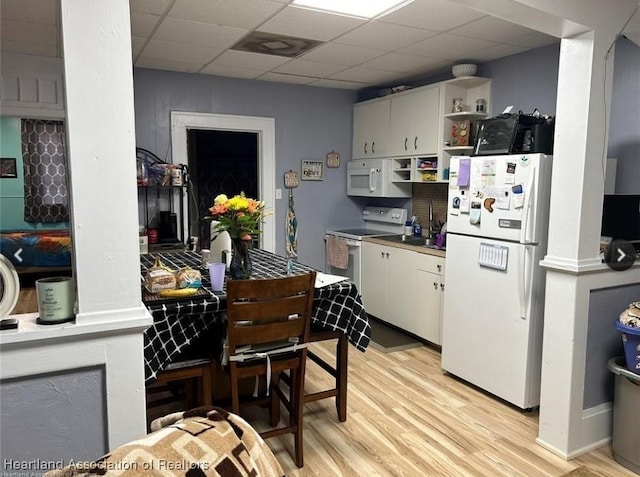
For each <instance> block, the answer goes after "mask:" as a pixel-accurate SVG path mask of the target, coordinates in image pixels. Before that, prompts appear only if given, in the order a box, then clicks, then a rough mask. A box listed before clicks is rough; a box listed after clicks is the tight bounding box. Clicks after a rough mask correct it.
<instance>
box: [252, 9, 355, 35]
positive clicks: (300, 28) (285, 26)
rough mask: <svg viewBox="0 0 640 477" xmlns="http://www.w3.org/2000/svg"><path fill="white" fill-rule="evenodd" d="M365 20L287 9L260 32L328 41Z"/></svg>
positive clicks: (261, 28)
mask: <svg viewBox="0 0 640 477" xmlns="http://www.w3.org/2000/svg"><path fill="white" fill-rule="evenodd" d="M363 23H364V20H360V19H357V18H351V17H344V16H339V15H330V14H328V13H321V12H314V11H311V10H307V9H304V8H296V7H289V6H288V7H287V8H285V9H284V10H281V11H280V12H279V13H278V14H277V15H275V16H274V17H273V18H271V19H270V20H269V21H267V22H266V23H264V24H262V25H260V27H259V28H258V30H260V31H266V32H269V33H277V34H280V35H288V36H297V37H301V38H309V39H312V40H321V41H328V40H331V39H333V38H335V37H337V36H339V35H342V34H343V33H345V32H347V31H349V30H352V29H354V28H356V27H357V26H359V25H362V24H363Z"/></svg>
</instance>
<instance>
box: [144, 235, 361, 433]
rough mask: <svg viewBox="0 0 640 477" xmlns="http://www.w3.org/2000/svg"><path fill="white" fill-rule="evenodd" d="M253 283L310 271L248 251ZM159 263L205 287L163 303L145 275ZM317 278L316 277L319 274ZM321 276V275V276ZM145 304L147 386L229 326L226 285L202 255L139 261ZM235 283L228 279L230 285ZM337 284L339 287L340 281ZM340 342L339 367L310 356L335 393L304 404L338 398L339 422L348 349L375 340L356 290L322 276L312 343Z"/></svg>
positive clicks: (180, 253)
mask: <svg viewBox="0 0 640 477" xmlns="http://www.w3.org/2000/svg"><path fill="white" fill-rule="evenodd" d="M249 255H250V259H251V262H252V273H251V278H255V279H259V278H278V277H285V276H287V275H292V274H293V275H295V274H304V273H309V272H312V271H316V270H314V269H313V268H312V267H310V266H307V265H304V264H302V263H299V262H292V261H291V260H290V259H288V258H285V257H282V256H280V255H277V254H275V253H272V252H269V251H267V250H263V249H259V248H254V249H251V250H250V251H249ZM157 261H159V262H161V264H162V265H163V266H165V267H167V268H169V269H171V270H173V271H178V270H182V269H184V268H187V267H190V268H192V269H196V270H199V271H200V272H201V277H202V279H201V281H202V286H201V287H200V288H199V289H198V291H197V292H196V294H195V295H191V296H188V297H181V298H180V297H173V298H164V297H162V296H160V295H158V294H151V293H149V292H148V291H147V290H146V289H145V288H144V280H145V277H146V275H147V272H148V271H149V270H150V269H151V268H152V267H153V266H154V264H155V263H156V262H157ZM316 272H317V271H316ZM317 273H318V272H317ZM140 276H141V282H142V283H141V286H142V296H143V303H144V304H145V306H146V307H147V309H148V310H149V311H150V313H151V315H152V316H153V324H152V325H151V326H150V327H149V328H147V330H146V331H145V333H144V370H145V381H146V382H147V383H150V382H153V381H154V379H155V378H156V376H157V375H158V373H159V372H161V371H162V370H163V369H164V368H165V367H166V366H167V365H168V364H170V363H171V362H172V360H175V359H176V358H177V357H178V356H179V355H180V354H181V353H182V352H184V351H185V349H188V347H189V345H190V344H191V343H193V342H194V341H195V340H197V339H198V338H199V337H200V336H201V335H204V334H205V333H207V332H208V331H209V330H210V329H213V328H214V327H215V326H217V325H221V324H224V323H225V320H226V313H225V310H226V303H227V297H226V291H225V289H226V285H224V286H223V289H222V290H220V291H213V290H212V289H211V281H210V278H209V271H208V269H207V268H205V265H204V264H203V262H202V257H201V254H200V253H198V252H194V251H164V252H153V253H147V254H141V255H140ZM230 279H231V278H230V277H228V276H226V277H225V284H226V280H230ZM336 280H339V281H336ZM328 339H337V342H336V357H335V366H332V365H331V364H329V363H327V362H326V361H325V360H323V359H321V358H320V357H319V356H318V355H317V354H315V353H313V352H311V351H309V353H308V356H309V358H310V359H311V360H313V361H314V362H316V363H317V364H318V365H320V366H321V367H322V368H323V369H324V370H325V371H327V372H329V373H330V374H332V375H333V376H334V377H335V378H336V387H335V388H334V389H331V390H325V391H321V392H316V393H312V394H309V395H307V396H305V402H309V401H314V400H318V399H324V398H327V397H336V407H337V409H338V416H339V419H340V420H341V421H344V420H346V390H347V359H348V358H347V356H348V344H349V343H350V344H351V345H353V346H354V347H355V348H356V349H357V350H359V351H361V352H364V351H365V350H366V349H367V347H368V345H369V342H370V340H371V325H370V323H369V319H368V316H367V313H366V311H365V309H364V306H363V304H362V300H361V298H360V293H359V291H358V289H357V287H356V285H355V284H354V283H353V282H351V281H350V280H348V279H343V280H340V279H339V277H334V276H331V275H324V274H322V273H318V275H317V279H316V288H315V294H314V301H313V311H312V316H311V335H310V341H311V342H313V341H323V340H328Z"/></svg>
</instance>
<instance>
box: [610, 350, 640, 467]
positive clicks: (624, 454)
mask: <svg viewBox="0 0 640 477" xmlns="http://www.w3.org/2000/svg"><path fill="white" fill-rule="evenodd" d="M607 367H608V368H609V370H610V371H611V372H613V373H614V374H615V375H616V377H615V390H614V397H613V439H612V447H613V458H614V459H615V460H616V462H618V463H619V464H621V465H623V466H625V467H626V468H628V469H631V470H632V471H633V472H635V473H637V474H640V374H636V373H634V372H632V371H629V370H628V369H627V366H626V365H625V358H624V357H618V358H611V359H610V360H609V361H608V363H607Z"/></svg>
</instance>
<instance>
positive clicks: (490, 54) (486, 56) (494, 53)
mask: <svg viewBox="0 0 640 477" xmlns="http://www.w3.org/2000/svg"><path fill="white" fill-rule="evenodd" d="M523 51H526V48H524V47H522V46H516V45H508V44H506V43H500V44H498V45H496V46H492V47H491V48H487V49H485V50H479V51H474V52H473V53H471V54H470V55H469V57H468V58H467V59H468V60H470V61H475V62H478V63H480V62H484V61H491V60H496V59H498V58H504V57H506V56H511V55H515V54H516V53H522V52H523Z"/></svg>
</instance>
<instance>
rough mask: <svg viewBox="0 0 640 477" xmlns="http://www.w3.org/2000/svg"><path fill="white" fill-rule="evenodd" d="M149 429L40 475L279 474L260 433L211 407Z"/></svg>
mask: <svg viewBox="0 0 640 477" xmlns="http://www.w3.org/2000/svg"><path fill="white" fill-rule="evenodd" d="M151 429H152V430H154V432H152V433H151V434H148V435H146V436H145V437H143V438H142V439H138V440H136V441H132V442H128V443H126V444H124V445H122V446H120V447H118V448H117V449H115V450H113V451H112V452H110V453H109V454H107V455H105V456H103V457H102V458H100V459H99V460H97V461H95V462H75V463H72V464H70V465H68V466H67V467H64V468H62V469H56V470H52V471H50V472H47V473H46V474H45V477H90V476H107V477H109V476H115V475H132V476H133V475H135V476H160V475H162V476H185V477H209V476H212V477H218V476H219V477H227V476H255V477H260V476H263V477H282V476H284V472H283V471H282V468H281V467H280V464H279V463H278V461H277V460H276V458H275V456H274V455H273V453H272V452H271V450H270V449H269V448H268V447H267V446H266V444H265V443H264V440H263V439H262V438H261V437H260V435H259V434H258V433H257V432H256V431H255V430H254V429H253V428H252V427H251V426H250V425H249V424H247V422H246V421H245V420H244V419H242V418H241V417H239V416H237V415H235V414H231V413H229V412H227V411H225V410H223V409H220V408H216V407H199V408H196V409H192V410H190V411H186V412H179V413H174V414H170V415H168V416H165V417H163V418H159V419H156V420H155V421H153V423H152V424H151Z"/></svg>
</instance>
